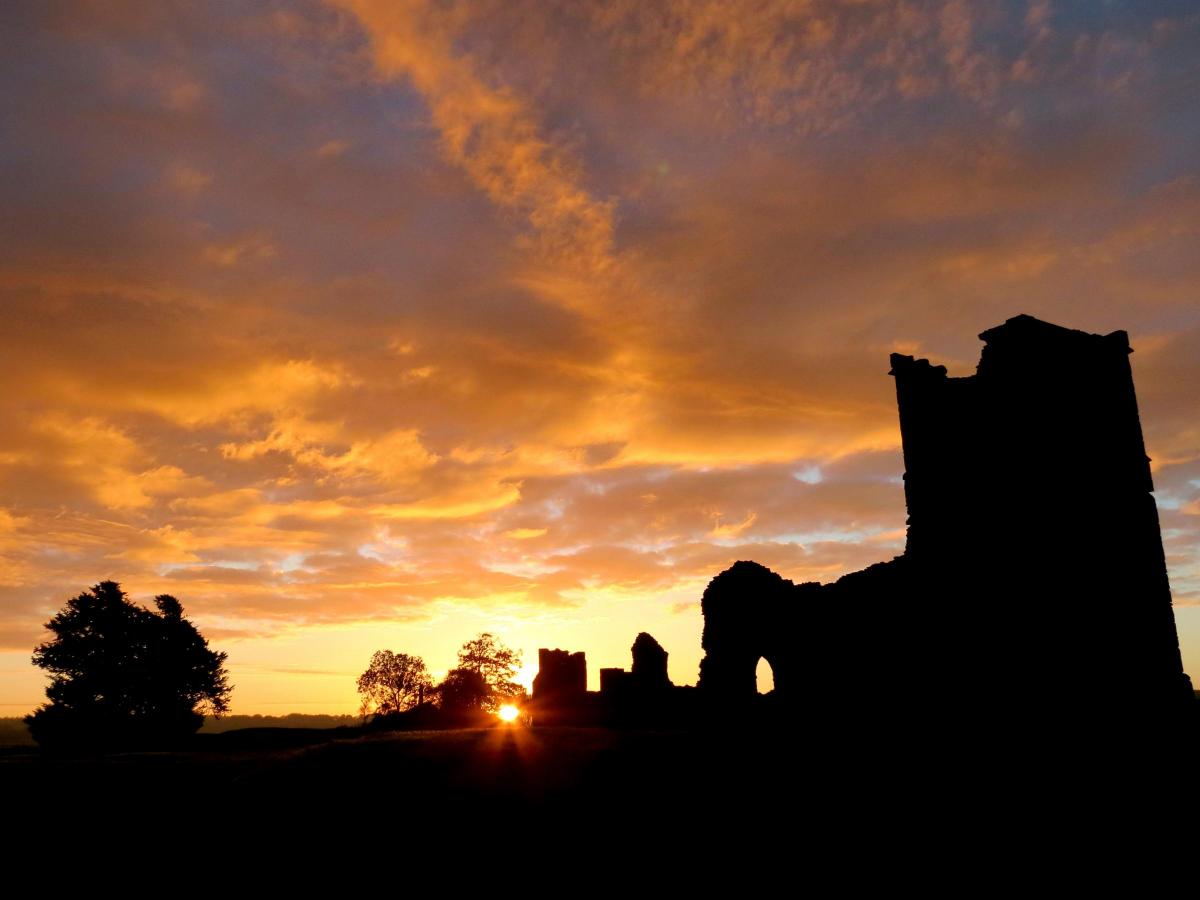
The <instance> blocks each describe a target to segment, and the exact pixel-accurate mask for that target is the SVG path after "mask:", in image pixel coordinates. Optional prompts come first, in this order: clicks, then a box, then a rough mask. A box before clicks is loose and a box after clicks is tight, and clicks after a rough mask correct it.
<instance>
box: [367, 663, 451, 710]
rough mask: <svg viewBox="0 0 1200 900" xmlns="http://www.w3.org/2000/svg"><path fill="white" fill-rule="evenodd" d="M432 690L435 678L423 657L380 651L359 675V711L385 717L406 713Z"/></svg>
mask: <svg viewBox="0 0 1200 900" xmlns="http://www.w3.org/2000/svg"><path fill="white" fill-rule="evenodd" d="M432 689H433V679H432V678H430V676H429V672H428V671H427V670H426V669H425V661H424V660H423V659H421V657H419V656H410V655H409V654H407V653H393V652H392V651H391V650H377V651H375V655H374V656H372V657H371V665H370V666H368V667H367V671H365V672H363V673H362V675H360V676H358V692H359V693H360V694H362V707H361V709H360V713H361V715H364V716H365V715H368V714H369V713H372V712H373V713H376V714H378V715H384V716H386V715H390V714H392V713H399V712H404V711H405V710H408V709H412V708H413V707H414V706H416V705H417V704H418V703H421V702H422V701H423V700H424V699H425V698H426V695H427V694H430V693H432Z"/></svg>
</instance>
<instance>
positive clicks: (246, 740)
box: [0, 726, 1197, 893]
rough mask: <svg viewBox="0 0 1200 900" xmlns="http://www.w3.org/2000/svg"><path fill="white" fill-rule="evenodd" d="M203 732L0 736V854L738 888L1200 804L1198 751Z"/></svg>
mask: <svg viewBox="0 0 1200 900" xmlns="http://www.w3.org/2000/svg"><path fill="white" fill-rule="evenodd" d="M198 737H199V738H200V739H199V740H197V741H196V743H195V744H194V745H192V746H193V749H188V750H177V751H171V752H138V753H114V754H109V755H104V756H75V757H66V756H63V757H54V756H48V755H43V754H41V753H39V752H38V751H37V750H35V749H32V748H9V749H7V750H6V751H5V752H4V753H2V754H0V791H2V792H3V793H2V796H3V797H4V801H5V809H6V812H7V814H8V820H9V822H10V823H19V824H20V828H19V833H18V836H17V846H18V847H21V846H22V845H24V846H27V847H33V848H34V849H33V851H32V852H38V851H45V850H46V849H47V848H52V849H53V850H54V852H55V853H56V854H61V855H62V858H63V859H66V860H69V859H72V858H74V855H75V854H77V853H79V852H81V851H83V850H84V849H85V848H86V850H88V851H96V852H97V853H99V855H101V856H105V855H111V853H112V850H113V849H114V848H116V849H118V850H119V851H120V855H119V856H117V857H112V858H114V859H124V858H126V856H127V855H128V854H131V853H135V852H136V854H140V856H139V858H141V859H148V858H152V859H154V860H155V862H154V865H159V866H161V865H168V866H170V865H176V863H177V861H178V860H177V855H176V854H182V856H179V857H178V859H182V858H187V859H193V860H194V858H195V857H196V855H199V856H201V857H206V858H207V860H208V861H207V862H205V863H203V865H210V864H211V865H213V866H215V867H216V869H218V870H219V869H220V868H221V867H222V866H223V864H224V863H225V862H226V861H232V860H238V861H240V862H242V863H244V862H246V861H247V860H249V861H252V862H254V861H256V862H257V864H259V865H261V866H263V867H267V869H269V870H270V871H272V872H275V871H277V870H280V871H282V870H287V872H288V873H289V877H291V878H295V877H296V875H297V873H300V874H301V875H304V873H308V872H310V871H311V872H322V873H325V875H326V876H327V875H328V873H329V872H338V873H343V872H351V871H353V872H356V873H359V874H360V875H362V877H364V878H367V879H368V880H370V881H372V882H373V881H376V880H378V879H379V878H385V879H386V878H390V877H392V876H390V875H387V874H386V873H387V872H389V871H390V868H391V867H395V866H399V867H400V868H401V869H405V867H411V866H416V867H417V868H418V869H419V870H420V871H422V872H426V871H432V872H436V873H441V874H440V875H438V877H439V878H449V879H452V881H453V883H454V884H458V885H460V886H461V885H462V884H463V883H464V882H467V881H472V880H477V879H480V878H490V877H493V876H492V874H491V873H493V872H496V871H500V870H503V867H504V866H506V865H508V866H516V867H517V870H518V871H519V872H520V873H522V874H521V877H522V878H532V879H535V880H545V879H552V878H553V879H569V880H571V881H572V883H573V884H575V885H576V887H584V886H587V885H589V884H591V883H592V882H593V881H596V880H610V879H613V878H627V877H630V876H629V873H630V872H631V871H632V870H634V869H636V870H637V871H638V872H639V873H642V874H640V875H639V876H638V877H643V878H651V879H652V880H655V881H656V882H660V883H678V882H680V881H686V882H691V883H697V882H699V883H700V886H703V883H704V882H705V880H706V879H707V878H708V877H709V876H710V874H712V873H718V872H721V873H725V875H728V874H729V873H730V872H731V871H735V872H741V874H740V875H738V877H739V878H740V879H741V881H740V884H741V885H742V888H743V889H749V888H750V887H751V886H752V885H754V884H756V883H758V879H760V878H766V877H768V875H769V877H770V878H772V879H777V878H778V877H779V875H780V872H781V871H782V872H784V873H791V874H786V875H785V877H789V878H790V877H800V875H801V872H800V871H799V870H800V869H801V868H803V869H804V870H805V871H809V872H810V874H811V871H816V870H822V871H825V872H826V873H828V872H829V871H830V869H833V870H835V871H836V874H837V877H838V878H840V879H843V885H844V886H845V885H852V884H856V883H860V881H862V880H869V881H871V882H872V883H875V884H878V883H879V881H881V880H882V881H890V882H894V883H897V884H898V883H908V882H910V881H912V880H913V879H914V878H918V879H920V880H922V881H923V882H925V881H929V879H933V880H935V881H936V880H939V879H951V878H952V875H953V873H955V872H959V871H963V870H969V871H975V872H976V873H980V872H986V873H989V875H988V877H989V878H991V879H996V878H998V879H1001V880H1003V878H1004V877H1006V876H1005V873H1008V872H1010V871H1013V870H1014V867H1017V868H1021V867H1025V866H1028V865H1030V864H1034V863H1036V864H1038V865H1041V864H1043V863H1045V862H1047V861H1049V862H1052V863H1055V864H1058V865H1066V861H1067V860H1072V861H1073V862H1072V864H1075V861H1077V857H1076V856H1075V854H1077V853H1080V852H1085V853H1087V854H1089V855H1090V856H1091V857H1095V856H1097V855H1103V854H1104V853H1106V852H1108V851H1106V850H1104V849H1103V848H1106V847H1113V846H1117V847H1119V852H1120V854H1122V855H1121V857H1120V858H1121V859H1126V860H1128V859H1130V858H1131V855H1134V854H1136V855H1139V856H1140V855H1142V854H1145V853H1147V852H1153V853H1156V854H1160V855H1161V854H1164V853H1165V854H1167V855H1168V856H1170V855H1171V854H1172V853H1174V852H1175V851H1174V850H1172V849H1170V848H1172V847H1175V846H1177V842H1178V841H1179V840H1180V839H1181V838H1183V837H1184V836H1185V835H1188V834H1190V832H1189V831H1187V830H1186V829H1183V830H1181V828H1180V823H1181V822H1183V821H1187V820H1189V819H1190V818H1191V817H1194V815H1195V810H1196V808H1197V807H1196V805H1195V804H1196V802H1197V801H1196V775H1195V774H1194V773H1195V771H1196V769H1195V768H1194V767H1195V759H1196V758H1195V756H1194V755H1192V753H1193V752H1194V748H1179V750H1180V751H1181V752H1180V755H1179V756H1177V757H1175V758H1173V759H1171V758H1163V757H1158V758H1157V761H1156V763H1155V767H1147V765H1146V761H1145V760H1136V759H1133V758H1126V759H1125V762H1124V763H1121V764H1120V765H1117V766H1114V762H1113V758H1112V757H1111V756H1108V757H1104V756H1103V754H1101V756H1100V757H1098V758H1100V759H1102V760H1103V762H1102V765H1097V764H1096V760H1094V759H1093V760H1089V759H1086V758H1079V757H1077V756H1072V757H1069V758H1068V757H1064V756H1055V755H1054V754H1051V753H1048V752H1047V753H1045V754H1041V751H1040V750H1039V749H1038V748H1036V747H1034V748H1031V755H1029V756H1027V758H1026V763H1027V764H1026V765H1015V764H1007V763H1005V762H1004V760H1003V759H998V758H997V756H996V755H995V754H987V755H986V756H981V755H979V754H977V753H973V752H972V751H971V748H969V747H964V746H947V747H943V748H932V747H929V746H925V747H923V748H922V749H920V750H919V751H916V752H914V751H913V749H912V748H911V746H909V747H907V749H906V741H904V740H903V739H902V738H901V737H899V736H893V737H891V738H890V739H889V738H888V737H887V736H884V735H881V736H880V739H879V740H878V741H876V742H866V743H864V742H861V741H855V743H854V744H853V745H851V744H848V743H847V744H841V745H839V744H838V743H837V741H836V737H835V736H826V737H825V739H824V740H822V741H817V740H814V739H813V738H811V737H807V738H806V737H804V736H802V735H800V734H797V733H789V732H784V731H780V730H771V729H756V728H746V729H736V728H720V727H714V728H712V729H710V730H706V731H703V730H702V731H696V730H693V731H652V730H625V731H621V730H611V729H603V728H567V727H561V728H526V727H504V726H501V727H493V728H476V729H460V730H455V731H438V732H431V731H424V732H407V733H385V734H364V733H361V732H357V731H352V730H351V731H322V730H315V729H314V730H304V729H247V730H243V731H235V732H228V733H226V734H219V735H200V736H198ZM1039 754H1041V756H1040V758H1039ZM1034 759H1036V765H1030V764H1029V763H1030V761H1031V760H1034ZM985 760H986V762H985ZM164 846H165V847H166V848H167V850H166V851H165V855H163V851H161V850H159V851H155V853H157V854H158V855H155V854H150V855H149V856H147V850H146V848H148V847H159V848H162V847H164ZM97 848H102V850H98V849H97ZM1147 848H1149V849H1147ZM12 852H13V857H12V858H13V859H14V860H20V859H21V858H22V857H21V854H22V853H24V852H26V851H25V850H22V849H13V851H12ZM1081 864H1085V865H1086V864H1088V863H1087V862H1086V860H1085V861H1083V862H1082V863H1081ZM189 865H191V864H190V863H189ZM647 867H649V868H647ZM267 869H262V870H260V871H261V872H265V871H266V870H267ZM87 871H89V872H91V870H90V869H89V870H87ZM116 871H117V870H113V872H116ZM364 873H365V874H364ZM89 877H90V876H89ZM305 877H307V876H305ZM449 883H450V882H447V884H449ZM1146 884H1149V882H1146ZM763 886H764V889H766V886H765V884H764V885H763ZM573 892H574V891H569V892H568V893H573Z"/></svg>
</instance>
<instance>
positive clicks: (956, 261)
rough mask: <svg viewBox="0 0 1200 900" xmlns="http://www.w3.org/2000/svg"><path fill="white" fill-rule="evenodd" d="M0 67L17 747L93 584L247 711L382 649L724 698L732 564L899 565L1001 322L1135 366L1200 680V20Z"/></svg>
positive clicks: (548, 10)
mask: <svg viewBox="0 0 1200 900" xmlns="http://www.w3.org/2000/svg"><path fill="white" fill-rule="evenodd" d="M0 23H3V28H4V30H5V33H6V35H8V36H9V39H8V40H7V41H6V44H7V45H8V46H9V48H10V49H9V51H8V52H7V53H6V54H5V58H4V59H3V60H0V72H3V77H0V104H3V108H4V110H5V115H4V117H3V118H4V121H5V131H6V140H5V141H4V142H3V143H0V160H2V161H3V166H0V173H3V174H0V184H3V197H4V199H5V202H6V206H7V207H8V209H9V211H10V213H11V214H10V215H9V216H7V217H6V221H5V222H4V223H3V224H0V230H2V236H3V240H2V241H0V293H2V295H3V300H2V302H0V322H2V323H3V326H4V328H3V334H4V338H3V342H4V343H3V346H4V351H5V352H4V359H5V363H6V365H5V366H4V368H3V375H2V376H0V377H2V379H3V387H4V391H3V400H0V417H2V420H3V423H4V435H5V437H4V440H3V442H0V485H2V486H3V490H2V492H0V572H2V575H0V673H3V677H2V678H0V716H5V717H7V716H21V715H24V714H25V713H27V712H31V711H32V710H33V709H34V708H35V707H36V706H38V705H39V704H41V703H42V702H43V701H44V696H43V691H44V685H45V678H44V676H43V674H42V673H41V672H40V671H39V670H38V669H36V668H35V667H34V666H33V665H32V664H31V662H30V655H31V653H32V652H33V649H34V647H35V646H36V645H37V644H38V643H40V642H41V641H43V640H45V639H46V638H47V637H48V632H46V631H45V629H44V628H43V625H44V623H45V622H47V621H48V620H49V619H50V618H51V616H53V615H54V613H55V612H57V611H58V610H59V609H61V608H62V607H63V605H64V604H65V603H66V602H67V600H68V599H69V598H71V597H74V596H76V595H77V594H79V593H80V592H82V591H85V590H87V589H89V588H90V587H91V586H92V585H94V584H97V583H98V582H101V581H104V580H112V581H116V582H118V583H120V585H121V587H122V589H123V590H125V591H126V592H127V593H128V594H129V597H130V599H131V600H133V601H134V602H135V603H138V604H140V605H149V604H150V602H151V600H152V598H153V596H155V595H157V594H164V593H165V594H171V595H173V596H175V597H177V598H178V599H179V600H180V602H181V603H182V604H183V607H184V611H185V613H184V614H185V615H186V616H188V618H190V619H191V620H192V621H193V622H194V623H195V624H196V625H197V627H198V628H199V630H200V632H201V633H202V634H203V635H204V636H205V637H206V638H207V639H208V641H209V645H210V647H212V648H213V649H214V650H219V651H226V652H228V653H229V663H228V668H229V671H230V681H231V683H232V684H234V685H235V688H234V692H233V696H232V703H231V713H230V714H231V715H254V714H263V715H283V714H287V713H300V714H329V715H355V714H356V710H357V708H358V702H359V701H358V695H357V693H356V691H355V680H356V679H357V677H358V675H360V674H361V673H362V672H363V670H364V669H365V668H366V667H367V664H368V662H369V661H370V657H371V654H372V653H373V652H374V651H376V650H381V649H389V650H393V651H397V652H405V653H411V654H415V655H418V656H421V657H422V658H423V659H424V660H425V662H426V664H427V665H428V666H429V669H430V671H431V673H432V674H433V675H434V677H435V678H441V677H442V676H443V675H444V674H445V672H446V671H447V670H448V669H450V668H451V667H452V666H453V665H454V660H455V653H456V651H457V649H458V648H459V647H460V646H461V645H462V644H463V643H464V642H465V641H467V640H469V639H471V638H473V637H475V636H476V635H477V634H479V633H481V632H489V633H492V634H494V635H495V636H496V637H497V638H498V639H500V640H501V641H503V642H504V643H505V644H507V645H508V646H510V647H512V648H514V649H517V650H520V651H521V652H522V654H523V662H524V666H523V668H522V671H521V673H520V676H519V679H518V680H519V681H520V682H521V683H522V684H524V685H525V686H526V687H527V688H528V687H529V686H530V683H531V681H532V677H533V675H534V674H535V673H536V666H537V651H538V649H539V648H551V649H552V648H561V649H566V650H571V651H582V652H584V653H585V654H586V656H587V669H588V687H589V688H590V689H592V690H595V689H597V687H598V685H599V676H598V673H599V670H600V668H602V667H621V668H628V666H629V663H630V646H631V645H632V643H633V640H634V638H635V637H636V635H637V634H638V633H639V632H642V631H645V632H648V633H649V634H651V635H653V636H654V637H655V638H656V639H657V640H658V641H659V642H660V643H661V644H662V646H663V648H664V649H665V650H666V651H667V652H668V654H669V662H668V666H669V669H668V672H669V675H670V677H671V679H672V680H673V681H674V682H675V683H676V684H694V683H695V682H696V680H697V677H698V669H699V662H700V659H701V656H702V652H701V647H700V633H701V627H702V619H701V613H700V608H699V601H700V595H701V593H702V592H703V590H704V587H705V585H706V584H707V583H708V581H709V580H710V579H712V578H713V577H714V576H716V575H717V574H718V573H719V572H721V571H723V570H724V569H726V568H727V567H728V566H729V565H731V564H732V563H733V562H734V561H736V560H741V559H746V560H754V561H757V562H759V563H761V564H763V565H765V566H767V567H769V568H771V569H772V570H773V571H775V572H778V573H779V574H780V575H782V576H783V577H784V578H787V579H790V580H792V581H795V582H798V583H799V582H805V581H819V582H823V583H828V582H831V581H834V580H836V578H837V577H839V576H840V575H843V574H846V573H849V572H853V571H856V570H859V569H861V568H863V567H865V566H867V565H870V564H871V563H875V562H881V561H884V560H887V559H891V558H892V557H894V556H897V555H899V554H900V553H901V552H902V551H903V549H904V527H905V518H906V511H905V503H904V496H903V487H902V482H901V478H900V476H901V474H902V473H903V471H904V465H903V461H902V459H901V455H900V430H899V421H898V417H897V413H896V394H895V386H894V384H893V381H892V379H891V378H890V377H888V368H889V365H888V357H889V354H891V353H901V354H907V355H913V356H916V357H919V358H927V359H929V360H930V361H931V362H932V363H933V364H934V365H945V366H947V367H948V368H949V370H950V374H951V375H952V376H962V375H968V374H971V373H973V371H974V366H975V364H976V361H977V360H978V358H979V351H980V349H981V347H982V344H981V343H980V342H979V341H978V340H977V338H976V335H978V334H979V333H980V332H983V331H984V330H986V329H988V328H992V327H994V326H997V325H999V324H1001V323H1002V322H1004V321H1005V320H1007V319H1009V318H1011V317H1013V316H1016V315H1018V314H1029V315H1032V316H1035V317H1037V318H1039V319H1043V320H1045V321H1048V322H1052V323H1054V324H1057V325H1062V326H1065V327H1067V328H1072V329H1079V330H1082V331H1086V332H1091V333H1108V332H1111V331H1114V330H1124V331H1127V332H1128V333H1129V336H1130V343H1131V345H1132V347H1133V349H1134V354H1133V356H1132V357H1131V364H1132V367H1133V373H1134V384H1135V387H1136V390H1137V400H1138V408H1139V412H1140V419H1141V425H1142V430H1143V434H1144V436H1145V442H1146V448H1147V453H1148V455H1149V456H1150V457H1151V459H1152V463H1151V466H1152V471H1153V478H1154V487H1155V491H1154V497H1155V501H1156V503H1157V506H1158V514H1159V520H1160V523H1161V527H1162V535H1163V544H1164V550H1165V553H1166V559H1167V566H1168V574H1169V577H1170V585H1171V591H1172V596H1173V603H1174V611H1175V620H1176V625H1177V628H1178V634H1179V639H1180V646H1181V650H1182V654H1183V661H1184V668H1185V670H1186V671H1187V672H1188V673H1189V674H1191V675H1192V676H1193V677H1197V676H1200V551H1198V549H1197V548H1198V547H1200V541H1198V538H1200V428H1198V427H1197V425H1196V423H1197V422H1198V421H1200V390H1197V389H1196V388H1197V387H1200V304H1197V302H1196V300H1197V297H1196V285H1197V284H1200V279H1198V277H1197V276H1200V252H1197V251H1198V250H1200V240H1198V237H1200V141H1198V140H1197V135H1198V131H1200V114H1197V112H1196V110H1195V108H1194V106H1195V104H1194V103H1193V102H1192V92H1191V91H1190V90H1189V87H1190V86H1191V85H1194V84H1196V83H1197V76H1198V75H1200V71H1198V70H1200V13H1197V12H1195V10H1194V7H1193V6H1192V5H1190V4H1188V3H1183V2H1154V3H1144V4H1134V5H1126V4H1112V5H1107V6H1106V7H1105V8H1103V9H1101V8H1099V7H1097V6H1095V5H1089V4H1078V3H1054V2H1045V0H1033V2H1022V3H1008V4H1002V5H993V6H989V8H987V9H979V8H972V7H971V6H969V5H967V4H964V3H960V2H954V0H947V2H931V3H927V4H917V5H909V4H899V3H893V2H887V0H880V2H876V3H866V4H854V5H838V4H820V3H818V4H811V5H803V6H798V5H789V4H787V3H781V4H779V3H753V4H751V3H746V4H731V5H729V6H724V7H720V6H718V7H713V8H708V9H701V8H699V7H691V6H688V5H686V4H681V5H677V6H672V7H670V8H668V9H664V10H662V11H661V12H660V13H658V14H656V13H653V12H651V11H648V10H646V9H644V8H642V7H640V6H639V5H637V4H634V3H615V4H609V5H606V6H603V7H601V6H599V5H597V6H594V7H589V6H585V7H578V6H577V5H573V4H562V3H557V2H551V3H539V4H537V5H531V4H527V3H524V2H516V3H513V4H502V5H498V6H497V5H492V4H486V3H480V4H472V3H462V4H456V5H453V6H450V7H447V6H443V5H437V4H431V3H423V2H419V0H414V2H411V3H405V4H392V3H386V2H380V3H374V2H371V0H338V2H316V0H314V2H303V0H295V2H293V0H287V2H280V3H278V4H273V5H271V6H270V7H269V8H263V7H259V6H256V5H253V4H249V5H241V4H230V5H223V6H221V7H220V8H206V9H205V10H204V11H203V13H199V12H197V11H196V10H195V9H194V8H193V9H189V8H188V7H187V6H186V5H182V4H175V3H164V4H154V5H153V6H146V7H140V6H138V5H137V4H133V5H121V4H118V5H104V6H101V5H96V4H88V3H73V2H62V3H49V4H39V5H36V6H35V5H29V6H21V7H10V8H7V9H3V10H0ZM968 602H969V601H968ZM1079 614H1080V616H1085V615H1086V614H1087V610H1086V608H1085V607H1084V608H1081V609H1080V612H1079ZM871 664H872V663H871V661H870V660H867V661H865V662H864V665H865V666H868V667H869V666H871ZM763 668H764V667H763V666H762V665H761V664H760V672H761V676H760V689H762V690H765V689H766V687H767V686H768V685H769V667H766V671H763ZM878 684H879V687H880V689H881V690H886V689H887V684H888V673H887V672H886V671H879V672H878Z"/></svg>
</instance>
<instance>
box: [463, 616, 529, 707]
mask: <svg viewBox="0 0 1200 900" xmlns="http://www.w3.org/2000/svg"><path fill="white" fill-rule="evenodd" d="M520 668H521V651H519V650H512V649H510V648H509V647H506V646H505V645H504V644H503V643H501V642H500V641H498V640H497V639H496V637H495V636H494V635H491V634H488V633H486V632H485V633H483V634H481V635H479V637H477V638H474V639H473V640H469V641H467V642H466V643H465V644H463V645H462V648H461V649H460V650H459V651H458V669H460V670H464V671H467V672H474V673H476V674H477V675H478V676H479V677H480V679H482V682H483V684H484V685H485V686H486V688H487V690H486V692H485V694H484V696H483V699H482V701H481V704H480V705H481V706H482V708H483V709H486V710H488V711H489V712H495V710H496V709H498V708H499V707H500V706H501V705H502V704H503V703H504V702H505V701H506V700H509V699H512V698H516V697H520V696H522V695H523V694H524V693H525V689H524V688H523V687H521V685H519V684H517V683H516V682H515V681H514V680H513V679H514V678H515V677H516V675H517V670H518V669H520ZM453 671H457V670H452V672H453ZM447 678H449V675H448V676H447Z"/></svg>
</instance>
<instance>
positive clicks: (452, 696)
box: [438, 667, 492, 715]
mask: <svg viewBox="0 0 1200 900" xmlns="http://www.w3.org/2000/svg"><path fill="white" fill-rule="evenodd" d="M438 696H439V697H440V698H441V702H442V709H443V710H445V711H446V712H448V713H452V714H454V715H464V714H469V713H473V712H481V711H485V710H488V709H490V707H491V705H492V689H491V688H490V687H489V686H488V683H487V682H486V681H485V680H484V678H483V675H481V674H480V673H479V672H477V671H476V670H474V669H464V668H461V667H460V668H457V669H451V670H450V671H449V672H447V673H446V677H445V679H443V681H442V683H441V684H439V685H438Z"/></svg>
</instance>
